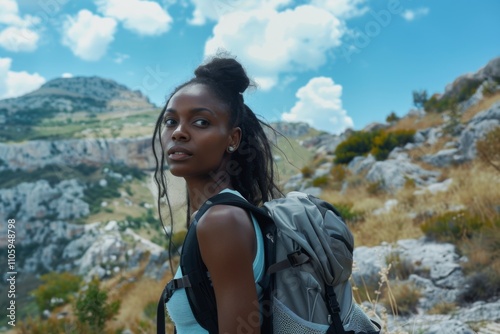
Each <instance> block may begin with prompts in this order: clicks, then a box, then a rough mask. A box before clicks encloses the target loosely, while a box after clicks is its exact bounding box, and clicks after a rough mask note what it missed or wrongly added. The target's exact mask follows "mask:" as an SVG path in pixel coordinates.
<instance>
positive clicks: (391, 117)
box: [385, 111, 400, 123]
mask: <svg viewBox="0 0 500 334" xmlns="http://www.w3.org/2000/svg"><path fill="white" fill-rule="evenodd" d="M399 120H400V118H399V117H398V115H396V113H395V112H394V111H393V112H391V113H390V114H389V115H388V116H387V118H386V119H385V121H386V122H387V123H394V122H397V121H399Z"/></svg>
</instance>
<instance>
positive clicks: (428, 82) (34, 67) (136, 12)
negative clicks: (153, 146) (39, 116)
mask: <svg viewBox="0 0 500 334" xmlns="http://www.w3.org/2000/svg"><path fill="white" fill-rule="evenodd" d="M499 17H500V1H498V0H477V1H474V2H473V1H470V0H439V1H438V0H308V1H292V0H177V1H176V0H0V99H3V98H11V97H17V96H21V95H23V94H26V93H28V92H30V91H33V90H35V89H37V88H39V87H40V86H41V85H42V84H43V83H45V82H47V81H49V80H52V79H55V78H59V77H75V76H99V77H103V78H107V79H112V80H115V81H117V82H118V83H120V84H124V85H125V86H127V87H129V88H130V89H134V90H136V89H138V90H140V91H141V92H142V93H143V94H144V95H146V96H147V97H148V98H149V99H150V100H151V102H153V103H154V104H156V105H157V106H162V105H163V104H164V103H165V101H166V99H167V98H168V96H169V95H170V93H171V92H172V90H173V89H174V88H175V87H176V86H178V85H179V84H182V83H183V82H184V81H186V80H189V79H190V78H191V77H192V75H193V71H194V69H195V68H196V67H197V66H198V65H199V64H200V63H202V62H203V61H204V60H206V59H208V58H209V57H210V56H211V55H214V54H216V53H217V52H220V50H224V51H226V52H227V53H229V54H230V55H232V56H234V57H236V59H238V60H239V61H240V62H241V63H242V64H243V66H244V67H245V69H246V70H247V73H248V74H249V76H250V77H251V78H252V79H253V80H254V81H255V83H256V84H257V85H256V86H257V87H256V88H253V89H251V90H249V91H247V92H246V93H245V101H246V103H247V104H248V105H249V106H250V107H251V108H252V109H253V110H254V112H255V113H256V114H258V115H259V116H260V117H261V118H262V119H263V120H265V121H268V122H274V121H279V120H286V121H300V122H308V123H309V124H311V125H312V126H313V127H315V128H317V129H319V130H323V131H327V132H330V133H333V134H339V133H341V132H343V131H345V130H346V129H347V128H352V129H355V130H361V129H363V128H364V127H365V126H367V125H369V124H371V123H373V122H379V123H383V122H385V119H386V117H387V116H388V115H389V114H390V113H391V112H395V113H396V115H398V116H400V117H401V116H404V115H406V114H407V113H408V111H409V110H410V109H412V108H413V105H412V102H413V101H412V92H413V91H414V90H423V89H425V90H427V92H428V94H429V95H431V94H433V93H443V92H444V89H445V87H446V85H448V84H450V83H451V82H453V80H454V79H456V78H457V77H458V76H460V75H463V74H466V73H472V72H476V71H477V70H479V69H480V68H481V67H483V66H485V65H486V64H487V63H488V61H490V60H491V59H493V58H495V57H499V56H500V19H499Z"/></svg>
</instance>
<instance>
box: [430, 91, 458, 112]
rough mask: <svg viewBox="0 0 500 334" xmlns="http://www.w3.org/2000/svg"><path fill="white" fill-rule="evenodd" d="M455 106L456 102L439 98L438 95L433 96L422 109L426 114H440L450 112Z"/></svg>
mask: <svg viewBox="0 0 500 334" xmlns="http://www.w3.org/2000/svg"><path fill="white" fill-rule="evenodd" d="M456 104H457V100H456V99H454V98H439V96H438V95H433V96H432V97H431V98H430V99H429V100H427V102H425V104H424V109H425V110H426V111H428V112H437V113H441V112H443V111H446V110H450V109H451V108H453V106H455V105H456Z"/></svg>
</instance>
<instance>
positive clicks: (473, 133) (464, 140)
mask: <svg viewBox="0 0 500 334" xmlns="http://www.w3.org/2000/svg"><path fill="white" fill-rule="evenodd" d="M497 126H500V102H497V103H495V104H493V105H492V106H491V108H489V109H487V110H484V111H482V112H480V113H479V114H477V115H476V116H474V117H473V118H472V119H471V120H470V121H469V123H468V124H467V126H466V127H465V129H464V130H463V131H462V133H461V135H460V138H459V143H460V147H459V149H460V152H461V153H462V155H463V156H464V158H465V159H468V160H471V159H474V158H475V157H476V142H477V140H478V139H480V138H482V137H484V135H485V134H486V133H488V132H489V131H491V130H493V129H494V128H495V127H497Z"/></svg>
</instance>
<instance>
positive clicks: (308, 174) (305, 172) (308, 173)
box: [300, 166, 314, 178]
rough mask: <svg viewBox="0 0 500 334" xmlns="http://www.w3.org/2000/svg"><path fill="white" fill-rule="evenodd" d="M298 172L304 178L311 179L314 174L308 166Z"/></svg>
mask: <svg viewBox="0 0 500 334" xmlns="http://www.w3.org/2000/svg"><path fill="white" fill-rule="evenodd" d="M300 171H301V173H302V176H303V177H305V178H308V177H311V176H313V174H314V171H313V170H312V168H311V167H309V166H304V167H302V169H301V170H300Z"/></svg>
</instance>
